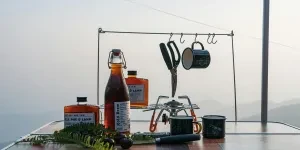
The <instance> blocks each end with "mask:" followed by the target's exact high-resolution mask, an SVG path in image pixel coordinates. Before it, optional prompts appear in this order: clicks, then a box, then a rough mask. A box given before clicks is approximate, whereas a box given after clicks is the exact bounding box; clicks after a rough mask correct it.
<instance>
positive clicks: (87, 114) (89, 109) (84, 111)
mask: <svg viewBox="0 0 300 150" xmlns="http://www.w3.org/2000/svg"><path fill="white" fill-rule="evenodd" d="M86 102H87V98H86V97H77V103H78V104H77V105H69V106H65V107H64V119H65V120H64V126H65V127H67V126H70V125H73V124H77V123H80V122H83V123H94V124H99V106H96V105H89V104H86Z"/></svg>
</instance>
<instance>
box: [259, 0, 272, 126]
mask: <svg viewBox="0 0 300 150" xmlns="http://www.w3.org/2000/svg"><path fill="white" fill-rule="evenodd" d="M269 5H270V1H269V0H264V5H263V6H264V7H263V43H262V87H261V122H262V123H267V122H268V68H269V66H268V61H269Z"/></svg>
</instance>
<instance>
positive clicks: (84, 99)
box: [77, 97, 87, 103]
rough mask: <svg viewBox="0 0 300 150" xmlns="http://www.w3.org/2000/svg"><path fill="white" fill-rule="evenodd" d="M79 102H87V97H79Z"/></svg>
mask: <svg viewBox="0 0 300 150" xmlns="http://www.w3.org/2000/svg"><path fill="white" fill-rule="evenodd" d="M77 102H78V103H79V102H87V97H77Z"/></svg>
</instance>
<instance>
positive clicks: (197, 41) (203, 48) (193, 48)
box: [192, 41, 204, 50]
mask: <svg viewBox="0 0 300 150" xmlns="http://www.w3.org/2000/svg"><path fill="white" fill-rule="evenodd" d="M194 44H200V45H201V48H202V50H204V46H203V44H202V43H201V42H199V41H197V42H193V44H192V50H194Z"/></svg>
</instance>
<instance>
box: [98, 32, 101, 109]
mask: <svg viewBox="0 0 300 150" xmlns="http://www.w3.org/2000/svg"><path fill="white" fill-rule="evenodd" d="M101 30H102V29H98V59H97V105H99V40H100V31H101Z"/></svg>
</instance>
